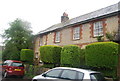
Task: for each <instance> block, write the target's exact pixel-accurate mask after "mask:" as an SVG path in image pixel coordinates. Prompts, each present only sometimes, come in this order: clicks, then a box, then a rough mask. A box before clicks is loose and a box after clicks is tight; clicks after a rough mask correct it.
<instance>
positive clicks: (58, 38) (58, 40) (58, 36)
mask: <svg viewBox="0 0 120 81" xmlns="http://www.w3.org/2000/svg"><path fill="white" fill-rule="evenodd" d="M55 42H60V32H56V37H55Z"/></svg>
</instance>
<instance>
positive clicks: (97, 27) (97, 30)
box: [94, 21, 103, 36]
mask: <svg viewBox="0 0 120 81" xmlns="http://www.w3.org/2000/svg"><path fill="white" fill-rule="evenodd" d="M101 35H103V26H102V21H100V22H95V23H94V36H101Z"/></svg>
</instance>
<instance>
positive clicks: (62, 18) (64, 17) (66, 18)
mask: <svg viewBox="0 0 120 81" xmlns="http://www.w3.org/2000/svg"><path fill="white" fill-rule="evenodd" d="M67 20H69V17H68V14H67V13H65V12H64V13H63V16H61V23H62V22H66V21H67Z"/></svg>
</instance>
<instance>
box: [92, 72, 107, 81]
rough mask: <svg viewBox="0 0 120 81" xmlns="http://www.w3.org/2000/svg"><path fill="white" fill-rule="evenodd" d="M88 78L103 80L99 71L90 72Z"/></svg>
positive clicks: (95, 80) (96, 80)
mask: <svg viewBox="0 0 120 81" xmlns="http://www.w3.org/2000/svg"><path fill="white" fill-rule="evenodd" d="M90 78H91V80H92V81H105V78H104V77H103V76H102V75H101V74H100V73H92V74H90Z"/></svg>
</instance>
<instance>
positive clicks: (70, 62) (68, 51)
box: [61, 45, 80, 67]
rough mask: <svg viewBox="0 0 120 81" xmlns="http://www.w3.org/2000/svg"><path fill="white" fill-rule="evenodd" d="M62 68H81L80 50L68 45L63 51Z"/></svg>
mask: <svg viewBox="0 0 120 81" xmlns="http://www.w3.org/2000/svg"><path fill="white" fill-rule="evenodd" d="M61 66H69V67H80V48H79V47H78V46H76V45H66V46H64V47H63V48H62V51H61Z"/></svg>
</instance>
